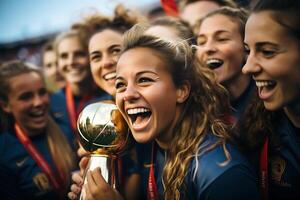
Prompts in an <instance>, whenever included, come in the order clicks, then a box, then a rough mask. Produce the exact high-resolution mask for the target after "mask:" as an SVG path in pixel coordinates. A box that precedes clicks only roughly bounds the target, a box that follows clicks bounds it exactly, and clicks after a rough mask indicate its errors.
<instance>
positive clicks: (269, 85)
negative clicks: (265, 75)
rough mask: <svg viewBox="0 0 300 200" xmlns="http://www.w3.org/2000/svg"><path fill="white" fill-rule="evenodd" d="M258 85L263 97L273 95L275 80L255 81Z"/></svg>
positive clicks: (260, 94)
mask: <svg viewBox="0 0 300 200" xmlns="http://www.w3.org/2000/svg"><path fill="white" fill-rule="evenodd" d="M255 83H256V86H257V87H258V91H259V96H260V98H261V99H267V98H268V97H270V96H271V95H272V91H273V89H274V88H275V86H276V84H277V83H276V82H275V81H269V80H268V81H255Z"/></svg>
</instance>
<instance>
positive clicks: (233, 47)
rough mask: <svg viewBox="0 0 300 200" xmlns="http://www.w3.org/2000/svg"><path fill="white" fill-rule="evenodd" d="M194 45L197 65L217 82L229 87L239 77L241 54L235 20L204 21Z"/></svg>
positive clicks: (217, 16)
mask: <svg viewBox="0 0 300 200" xmlns="http://www.w3.org/2000/svg"><path fill="white" fill-rule="evenodd" d="M197 45H198V51H197V54H198V57H199V59H200V61H201V62H202V63H203V64H204V65H206V66H208V67H209V68H211V69H213V70H214V72H215V73H216V74H217V78H218V82H220V83H221V84H224V85H229V84H230V83H232V82H234V81H235V80H236V79H237V78H238V77H239V76H243V74H242V66H243V64H244V62H245V51H244V44H243V38H242V36H241V34H240V31H239V25H238V23H237V22H236V21H235V20H232V19H231V18H230V17H228V16H225V15H221V14H216V15H213V16H210V17H208V18H206V19H204V20H203V22H202V23H201V25H200V28H199V29H198V33H197Z"/></svg>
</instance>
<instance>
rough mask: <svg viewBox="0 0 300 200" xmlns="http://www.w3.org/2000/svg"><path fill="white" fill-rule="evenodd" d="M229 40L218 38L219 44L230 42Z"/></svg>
mask: <svg viewBox="0 0 300 200" xmlns="http://www.w3.org/2000/svg"><path fill="white" fill-rule="evenodd" d="M228 40H229V39H228V38H218V41H219V42H225V41H228Z"/></svg>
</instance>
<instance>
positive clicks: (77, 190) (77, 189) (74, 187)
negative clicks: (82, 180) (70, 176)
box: [71, 184, 81, 195]
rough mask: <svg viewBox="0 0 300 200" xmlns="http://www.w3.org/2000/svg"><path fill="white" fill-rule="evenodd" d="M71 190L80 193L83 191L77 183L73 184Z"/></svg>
mask: <svg viewBox="0 0 300 200" xmlns="http://www.w3.org/2000/svg"><path fill="white" fill-rule="evenodd" d="M71 192H73V193H75V194H76V195H78V194H79V193H80V192H81V187H78V186H77V185H76V184H72V185H71Z"/></svg>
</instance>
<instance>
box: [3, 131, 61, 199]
mask: <svg viewBox="0 0 300 200" xmlns="http://www.w3.org/2000/svg"><path fill="white" fill-rule="evenodd" d="M46 137H47V136H46V134H41V135H38V136H35V137H32V138H30V139H31V141H32V143H33V144H34V145H35V147H36V148H37V150H38V151H39V152H40V153H41V155H43V157H44V159H45V160H46V161H47V163H48V164H49V165H50V167H51V168H52V169H56V168H55V165H54V163H53V160H52V158H51V155H50V151H49V149H48V143H47V138H46ZM0 191H1V192H0V194H1V199H3V198H4V199H32V200H39V199H40V200H42V199H49V200H50V199H58V196H57V195H56V193H55V191H54V188H53V187H52V185H51V182H50V180H49V179H48V178H47V176H46V174H45V173H44V172H43V171H42V170H41V169H40V167H39V166H38V165H37V163H36V162H35V161H34V160H33V158H32V157H31V156H30V154H29V153H28V152H27V150H26V149H25V147H24V146H23V144H22V143H21V142H20V141H19V139H18V138H17V137H16V134H15V132H14V131H13V130H11V131H6V132H4V133H1V134H0Z"/></svg>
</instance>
